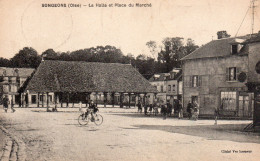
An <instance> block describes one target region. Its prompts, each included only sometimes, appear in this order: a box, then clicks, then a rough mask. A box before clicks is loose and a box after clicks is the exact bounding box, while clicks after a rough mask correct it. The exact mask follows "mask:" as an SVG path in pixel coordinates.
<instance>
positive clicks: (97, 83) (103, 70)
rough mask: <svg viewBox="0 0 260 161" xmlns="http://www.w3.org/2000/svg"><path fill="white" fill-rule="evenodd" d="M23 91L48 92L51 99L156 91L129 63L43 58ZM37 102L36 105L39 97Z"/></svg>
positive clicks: (138, 93) (137, 93)
mask: <svg viewBox="0 0 260 161" xmlns="http://www.w3.org/2000/svg"><path fill="white" fill-rule="evenodd" d="M25 91H27V92H35V93H37V94H38V95H40V94H43V93H45V94H47V95H48V93H51V92H52V93H54V94H55V97H54V100H55V102H56V99H57V98H61V97H62V98H64V96H65V95H66V96H67V95H69V94H72V93H81V94H86V95H90V93H92V92H96V93H97V92H103V93H104V96H106V94H107V93H111V94H112V95H114V94H115V93H120V95H121V94H124V93H128V94H129V95H131V94H135V95H140V94H144V95H146V94H147V93H155V94H156V93H157V90H156V88H155V87H153V86H152V85H151V84H150V83H149V82H148V80H146V79H145V78H144V77H143V76H142V75H141V74H140V73H139V72H138V71H137V70H136V69H135V68H133V67H132V65H130V64H119V63H99V62H81V61H56V60H45V61H43V62H42V63H41V64H40V65H39V67H38V68H37V70H36V72H35V74H34V75H33V77H32V78H31V80H30V81H29V83H28V85H27V87H26V88H25ZM38 98H39V97H38ZM47 98H48V96H47ZM37 102H38V104H39V100H38V101H37ZM104 103H105V102H104ZM47 104H48V100H47Z"/></svg>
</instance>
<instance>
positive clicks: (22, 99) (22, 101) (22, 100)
mask: <svg viewBox="0 0 260 161" xmlns="http://www.w3.org/2000/svg"><path fill="white" fill-rule="evenodd" d="M23 96H24V94H23V93H22V96H21V104H22V107H24V97H23Z"/></svg>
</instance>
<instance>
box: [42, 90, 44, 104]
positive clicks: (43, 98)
mask: <svg viewBox="0 0 260 161" xmlns="http://www.w3.org/2000/svg"><path fill="white" fill-rule="evenodd" d="M42 107H44V93H42Z"/></svg>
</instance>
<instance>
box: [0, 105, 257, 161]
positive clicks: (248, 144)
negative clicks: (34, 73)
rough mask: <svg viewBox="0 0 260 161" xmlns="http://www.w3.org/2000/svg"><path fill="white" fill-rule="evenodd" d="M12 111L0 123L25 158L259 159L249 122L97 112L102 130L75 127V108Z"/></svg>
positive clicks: (111, 110)
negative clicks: (163, 117) (21, 148)
mask: <svg viewBox="0 0 260 161" xmlns="http://www.w3.org/2000/svg"><path fill="white" fill-rule="evenodd" d="M16 109H17V110H16V112H15V113H11V112H10V111H9V112H8V113H4V111H3V110H2V108H1V111H0V121H1V122H0V125H2V126H3V127H5V128H6V129H7V130H8V131H9V133H10V134H12V136H15V137H16V138H17V139H19V140H22V141H23V142H24V143H25V149H24V150H25V155H26V160H111V161H112V160H113V161H114V160H189V161H190V160H200V161H203V160H205V161H208V160H222V161H223V160H259V157H260V153H259V149H260V144H259V143H260V139H259V134H256V133H250V134H249V133H245V132H241V129H243V127H245V126H246V125H247V124H248V123H250V121H237V120H228V121H227V120H220V121H218V125H217V126H216V125H214V120H198V121H192V120H186V119H184V120H179V119H176V118H167V119H166V120H163V119H162V117H159V116H157V117H154V116H151V117H146V116H144V115H143V114H137V113H136V111H137V109H119V108H106V109H105V108H100V114H101V115H102V116H103V117H104V122H103V124H102V125H101V126H96V125H95V124H94V123H93V122H90V123H89V125H87V126H79V125H78V122H77V118H78V116H79V114H80V113H79V112H78V109H77V108H74V109H71V108H70V109H65V108H64V109H59V111H60V112H56V113H51V112H48V113H47V112H45V109H42V108H38V109H36V108H27V109H19V108H16ZM0 137H2V134H1V135H0ZM18 146H19V145H18ZM18 149H19V148H18ZM233 150H234V151H233ZM239 150H240V151H239ZM229 151H230V152H229ZM235 151H237V153H236V152H235ZM242 151H243V152H242ZM246 151H247V153H245V152H246ZM18 153H19V150H18ZM18 156H19V155H18ZM194 156H197V157H196V158H194Z"/></svg>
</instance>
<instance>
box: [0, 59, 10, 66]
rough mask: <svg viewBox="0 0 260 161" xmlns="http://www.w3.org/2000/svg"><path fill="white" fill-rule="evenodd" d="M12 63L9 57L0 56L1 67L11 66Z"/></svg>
mask: <svg viewBox="0 0 260 161" xmlns="http://www.w3.org/2000/svg"><path fill="white" fill-rule="evenodd" d="M10 66H11V63H10V61H9V60H8V59H5V58H0V67H10Z"/></svg>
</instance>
